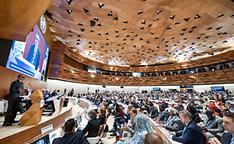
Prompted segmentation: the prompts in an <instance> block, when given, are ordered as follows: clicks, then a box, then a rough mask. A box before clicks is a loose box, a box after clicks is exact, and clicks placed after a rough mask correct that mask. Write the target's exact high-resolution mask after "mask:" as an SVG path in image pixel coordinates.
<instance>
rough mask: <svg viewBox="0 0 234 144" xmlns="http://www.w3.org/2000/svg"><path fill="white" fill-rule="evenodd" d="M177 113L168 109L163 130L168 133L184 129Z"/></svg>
mask: <svg viewBox="0 0 234 144" xmlns="http://www.w3.org/2000/svg"><path fill="white" fill-rule="evenodd" d="M177 114H178V112H177V110H176V109H170V111H169V115H170V116H169V118H168V120H167V123H166V125H165V129H167V130H169V131H175V132H176V131H180V130H182V129H183V128H184V124H183V123H182V122H181V120H180V118H179V116H178V115H177Z"/></svg>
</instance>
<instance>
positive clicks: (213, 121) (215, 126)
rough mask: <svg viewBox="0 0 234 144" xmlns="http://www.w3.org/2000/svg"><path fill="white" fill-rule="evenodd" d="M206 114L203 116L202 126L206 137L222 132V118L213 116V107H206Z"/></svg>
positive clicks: (215, 135)
mask: <svg viewBox="0 0 234 144" xmlns="http://www.w3.org/2000/svg"><path fill="white" fill-rule="evenodd" d="M206 116H207V118H205V120H204V125H203V126H202V128H203V129H204V130H205V132H206V135H207V137H208V138H212V137H217V136H218V134H222V133H223V131H224V128H223V126H222V119H221V118H220V117H218V116H217V117H216V116H215V111H214V110H213V109H207V110H206Z"/></svg>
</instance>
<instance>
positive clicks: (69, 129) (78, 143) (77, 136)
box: [52, 119, 89, 144]
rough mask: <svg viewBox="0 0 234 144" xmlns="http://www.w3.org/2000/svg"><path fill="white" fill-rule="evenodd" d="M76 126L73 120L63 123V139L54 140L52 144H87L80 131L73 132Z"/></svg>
mask: <svg viewBox="0 0 234 144" xmlns="http://www.w3.org/2000/svg"><path fill="white" fill-rule="evenodd" d="M76 126H77V124H76V121H75V120H74V119H69V120H68V121H66V122H65V126H64V132H65V134H64V135H63V137H60V138H56V139H54V140H53V143H52V144H89V142H88V141H87V139H86V137H85V134H84V133H83V131H81V130H77V131H75V128H76Z"/></svg>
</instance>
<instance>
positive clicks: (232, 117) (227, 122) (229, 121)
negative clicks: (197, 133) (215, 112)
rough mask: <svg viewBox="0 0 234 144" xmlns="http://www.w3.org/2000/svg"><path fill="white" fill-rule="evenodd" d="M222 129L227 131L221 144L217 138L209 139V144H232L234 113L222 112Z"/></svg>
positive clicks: (233, 139) (233, 141) (233, 142)
mask: <svg viewBox="0 0 234 144" xmlns="http://www.w3.org/2000/svg"><path fill="white" fill-rule="evenodd" d="M223 127H224V129H225V130H226V131H227V132H225V133H224V134H223V136H222V138H221V142H220V141H219V140H218V139H217V138H211V139H210V144H234V113H233V112H230V111H226V112H224V116H223Z"/></svg>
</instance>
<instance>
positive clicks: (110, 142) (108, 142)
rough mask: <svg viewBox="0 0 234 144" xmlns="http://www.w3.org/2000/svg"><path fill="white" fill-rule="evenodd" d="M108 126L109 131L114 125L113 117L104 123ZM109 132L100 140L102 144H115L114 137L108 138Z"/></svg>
mask: <svg viewBox="0 0 234 144" xmlns="http://www.w3.org/2000/svg"><path fill="white" fill-rule="evenodd" d="M106 123H107V124H108V126H109V130H111V129H112V128H113V123H114V116H109V117H108V119H107V122H106ZM110 134H111V133H110V132H108V133H107V135H106V137H103V138H102V141H103V143H104V144H114V143H115V136H110Z"/></svg>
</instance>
